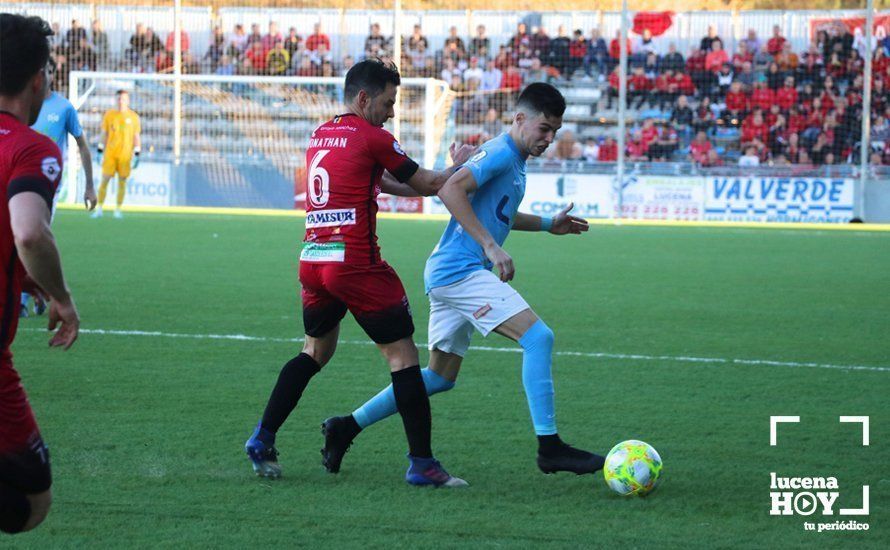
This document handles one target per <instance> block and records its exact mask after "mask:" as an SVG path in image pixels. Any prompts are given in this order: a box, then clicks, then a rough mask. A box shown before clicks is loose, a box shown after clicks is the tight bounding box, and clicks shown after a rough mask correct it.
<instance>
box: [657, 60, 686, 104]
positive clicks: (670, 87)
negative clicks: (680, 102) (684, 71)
mask: <svg viewBox="0 0 890 550" xmlns="http://www.w3.org/2000/svg"><path fill="white" fill-rule="evenodd" d="M655 93H656V94H657V99H656V100H657V101H658V108H659V109H661V110H662V111H664V110H666V109H668V108H670V107H671V106H673V105H674V103H676V101H677V98H678V97H680V83H679V82H677V80H676V79H675V78H674V71H673V70H671V69H668V70H666V71H665V72H664V74H661V75H659V76H658V78H656V79H655Z"/></svg>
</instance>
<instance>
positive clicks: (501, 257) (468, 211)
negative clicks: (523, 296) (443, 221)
mask: <svg viewBox="0 0 890 550" xmlns="http://www.w3.org/2000/svg"><path fill="white" fill-rule="evenodd" d="M478 188H479V186H478V184H477V183H476V177H475V176H474V175H473V172H472V171H470V169H469V168H464V169H458V170H457V172H455V173H454V175H452V176H451V177H450V178H448V180H447V181H446V182H445V185H443V186H442V189H440V190H439V198H440V199H441V200H442V203H444V204H445V208H447V209H448V211H449V212H450V213H451V215H452V216H454V219H455V220H457V222H458V223H459V224H460V225H461V227H463V228H464V231H466V232H467V233H469V235H470V236H471V237H473V240H474V241H476V242H477V243H479V246H481V247H482V250H483V251H484V252H485V255H486V256H487V257H488V259H489V260H491V263H493V264H494V266H495V267H496V268H497V270H498V275H499V276H500V279H501V280H502V281H504V282H506V281H509V280H511V279H512V278H513V275H514V273H515V269H514V267H513V258H511V257H510V255H509V254H507V253H506V252H505V251H504V249H502V248H501V247H500V245H498V243H497V242H495V240H494V238H493V237H492V236H491V233H489V232H488V230H487V229H485V226H483V225H482V223H481V222H480V221H479V218H478V217H477V216H476V213H475V212H473V205H472V204H470V197H469V195H470V194H472V193H474V192H475V191H476V189H478Z"/></svg>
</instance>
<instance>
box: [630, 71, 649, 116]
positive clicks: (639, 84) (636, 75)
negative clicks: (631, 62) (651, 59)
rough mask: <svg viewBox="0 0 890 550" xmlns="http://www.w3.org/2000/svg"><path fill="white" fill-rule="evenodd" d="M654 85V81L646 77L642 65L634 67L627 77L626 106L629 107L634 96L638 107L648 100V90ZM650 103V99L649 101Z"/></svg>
mask: <svg viewBox="0 0 890 550" xmlns="http://www.w3.org/2000/svg"><path fill="white" fill-rule="evenodd" d="M654 87H655V83H654V82H652V81H651V80H649V79H648V78H646V75H645V73H644V72H643V68H642V67H637V68H636V69H634V72H633V74H632V75H631V76H630V78H628V79H627V106H628V107H630V106H631V103H633V100H634V98H636V99H637V100H638V101H637V106H636V108H637V109H639V108H641V107H642V106H643V103H644V102H645V101H646V100H650V98H649V92H650V91H651V90H652V88H654ZM649 102H650V104H651V100H650V101H649Z"/></svg>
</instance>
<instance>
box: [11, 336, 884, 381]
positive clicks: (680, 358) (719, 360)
mask: <svg viewBox="0 0 890 550" xmlns="http://www.w3.org/2000/svg"><path fill="white" fill-rule="evenodd" d="M25 330H26V331H28V332H38V331H41V330H40V329H25ZM41 332H42V331H41ZM80 333H81V334H95V335H99V336H142V337H156V338H187V339H192V340H230V341H240V342H275V343H300V342H302V341H303V339H302V338H274V337H268V336H250V335H247V334H188V333H179V332H161V331H151V330H114V329H85V328H82V329H80ZM340 344H346V345H353V346H371V345H374V344H373V343H372V342H371V341H357V340H340ZM418 345H419V346H422V347H426V344H425V343H423V344H420V343H418ZM470 349H471V350H476V351H491V352H501V353H521V352H522V350H521V349H519V348H500V347H492V346H470ZM553 353H554V355H557V356H560V357H585V358H591V359H597V358H605V359H620V360H631V361H675V362H680V363H705V364H717V365H755V366H758V365H762V366H770V367H791V368H815V369H831V370H856V371H872V372H890V367H870V366H864V365H832V364H826V363H808V362H798V361H772V360H769V359H737V358H724V357H689V356H684V355H642V354H637V353H607V352H586V351H555V352H553Z"/></svg>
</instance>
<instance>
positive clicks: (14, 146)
mask: <svg viewBox="0 0 890 550" xmlns="http://www.w3.org/2000/svg"><path fill="white" fill-rule="evenodd" d="M12 137H13V139H12V140H10V141H9V144H8V147H9V149H7V151H6V153H7V154H13V155H16V156H18V157H19V158H20V159H24V158H28V157H32V156H39V155H43V156H55V157H61V155H62V152H61V150H60V149H59V146H58V145H56V142H54V141H53V140H52V139H51V138H50V137H49V136H46V135H44V134H41V133H40V132H38V131H36V130H34V129H33V128H29V127H27V126H21V127H20V128H17V131H15V132H14V135H13V136H12Z"/></svg>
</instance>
